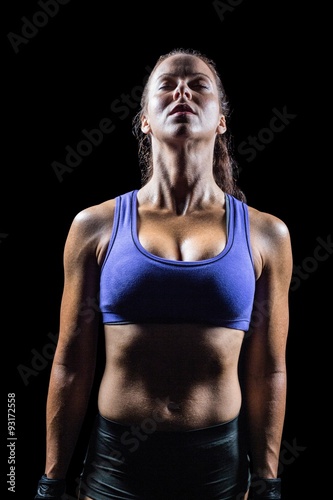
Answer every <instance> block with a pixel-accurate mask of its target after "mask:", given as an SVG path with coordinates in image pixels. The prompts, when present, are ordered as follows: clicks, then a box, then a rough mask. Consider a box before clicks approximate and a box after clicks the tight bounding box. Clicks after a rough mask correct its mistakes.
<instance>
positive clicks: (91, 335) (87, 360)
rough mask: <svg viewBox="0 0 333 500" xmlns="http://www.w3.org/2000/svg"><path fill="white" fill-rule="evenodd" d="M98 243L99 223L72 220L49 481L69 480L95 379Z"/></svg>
mask: <svg viewBox="0 0 333 500" xmlns="http://www.w3.org/2000/svg"><path fill="white" fill-rule="evenodd" d="M97 225H98V224H97ZM97 245H98V243H97V235H96V224H95V221H94V217H93V216H92V211H91V210H90V209H87V210H84V211H82V212H80V213H79V214H78V215H77V216H76V217H75V219H74V220H73V223H72V225H71V228H70V230H69V233H68V236H67V240H66V244H65V248H64V289H63V295H62V301H61V310H60V329H59V339H58V343H57V348H56V351H55V355H54V359H53V365H52V370H51V375H50V382H49V390H48V397H47V407H46V465H45V474H46V475H47V477H48V478H51V479H52V478H53V479H65V477H66V473H67V470H68V467H69V464H70V461H71V458H72V455H73V452H74V449H75V446H76V442H77V439H78V436H79V433H80V430H81V427H82V424H83V420H84V417H85V413H86V410H87V405H88V402H89V397H90V393H91V388H92V384H93V380H94V374H95V363H96V353H97V337H98V325H99V318H98V308H97V304H98V292H99V273H100V270H99V266H98V262H97V256H96V252H97Z"/></svg>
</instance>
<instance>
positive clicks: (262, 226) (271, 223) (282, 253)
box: [248, 207, 292, 274]
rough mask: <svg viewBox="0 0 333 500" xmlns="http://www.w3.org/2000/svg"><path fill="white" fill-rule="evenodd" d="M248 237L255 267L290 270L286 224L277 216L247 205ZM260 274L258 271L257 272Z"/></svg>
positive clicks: (288, 238)
mask: <svg viewBox="0 0 333 500" xmlns="http://www.w3.org/2000/svg"><path fill="white" fill-rule="evenodd" d="M248 211H249V223H250V239H251V246H252V251H253V256H254V261H255V264H256V268H257V269H258V268H259V269H261V270H262V269H263V268H273V267H280V266H281V267H284V268H285V270H286V272H287V273H290V272H291V267H292V249H291V241H290V232H289V228H288V226H287V224H286V223H285V222H284V221H283V220H281V219H280V218H279V217H277V216H275V215H273V214H270V213H267V212H262V211H260V210H257V209H256V208H253V207H248ZM259 274H260V273H259Z"/></svg>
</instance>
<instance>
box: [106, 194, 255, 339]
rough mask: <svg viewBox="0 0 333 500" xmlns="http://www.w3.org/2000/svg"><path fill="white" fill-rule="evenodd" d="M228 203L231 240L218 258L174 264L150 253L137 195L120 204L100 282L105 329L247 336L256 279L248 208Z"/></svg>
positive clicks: (120, 199) (236, 202) (127, 196)
mask: <svg viewBox="0 0 333 500" xmlns="http://www.w3.org/2000/svg"><path fill="white" fill-rule="evenodd" d="M226 198H227V202H228V203H227V208H228V210H227V215H228V224H227V226H228V238H227V244H226V246H225V248H224V249H223V250H222V252H221V253H219V254H218V255H217V256H216V257H212V258H209V259H205V260H200V261H194V262H192V261H175V260H168V259H165V258H162V257H158V256H156V255H153V254H151V253H149V252H148V251H147V250H145V249H144V248H143V246H142V245H141V243H140V241H139V238H138V233H137V190H134V191H130V192H128V193H125V194H122V195H120V196H118V197H117V198H116V206H115V216H114V225H113V230H112V234H111V238H110V242H109V245H108V249H107V253H106V257H105V260H104V262H103V265H102V269H101V278H100V310H101V313H102V319H103V323H112V324H117V323H118V324H123V323H201V324H207V325H215V326H223V327H229V328H236V329H239V330H244V331H246V330H248V329H249V325H250V319H251V313H252V308H253V300H254V290H255V275H254V266H253V259H252V254H251V247H250V239H249V219H248V208H247V205H246V204H245V203H243V202H241V201H239V200H237V199H236V198H234V197H233V196H231V195H226Z"/></svg>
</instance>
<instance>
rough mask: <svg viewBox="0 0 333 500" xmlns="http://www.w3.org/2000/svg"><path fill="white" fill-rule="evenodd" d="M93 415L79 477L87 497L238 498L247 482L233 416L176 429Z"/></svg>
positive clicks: (129, 499) (246, 466) (100, 499)
mask: <svg viewBox="0 0 333 500" xmlns="http://www.w3.org/2000/svg"><path fill="white" fill-rule="evenodd" d="M155 427H156V425H154V422H153V420H149V419H147V420H146V421H143V423H142V425H141V426H139V425H122V424H118V423H117V422H113V421H110V420H108V419H106V418H104V417H102V416H101V415H97V417H96V421H95V424H94V427H93V431H92V435H91V438H90V442H89V446H88V450H87V454H86V457H85V460H84V466H83V471H82V474H81V477H80V498H83V497H84V495H87V496H89V497H91V498H92V499H93V500H111V499H112V500H115V499H118V500H120V499H122V500H185V499H186V500H213V499H214V500H242V499H243V494H244V493H245V492H246V491H247V489H248V486H249V482H250V470H249V460H248V456H247V453H246V448H245V446H244V441H243V439H241V437H240V436H241V432H240V430H239V419H238V418H235V419H233V420H231V421H230V422H227V423H224V424H220V425H215V426H212V427H206V428H203V429H199V430H190V431H181V432H161V431H156V430H155Z"/></svg>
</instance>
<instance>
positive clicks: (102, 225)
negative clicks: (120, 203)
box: [65, 198, 116, 260]
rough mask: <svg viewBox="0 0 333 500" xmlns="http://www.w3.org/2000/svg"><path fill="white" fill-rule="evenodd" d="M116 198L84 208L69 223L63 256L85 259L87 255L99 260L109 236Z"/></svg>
mask: <svg viewBox="0 0 333 500" xmlns="http://www.w3.org/2000/svg"><path fill="white" fill-rule="evenodd" d="M115 206H116V198H113V199H110V200H107V201H104V202H102V203H99V204H96V205H93V206H90V207H87V208H84V209H83V210H81V211H80V212H78V213H77V214H76V215H75V217H74V218H73V220H72V223H71V225H70V228H69V231H68V235H67V239H66V243H65V257H66V256H67V257H68V258H73V259H75V260H78V259H80V258H82V259H83V260H85V259H86V258H88V257H89V256H91V257H94V259H97V260H99V256H100V255H101V254H102V253H103V252H104V250H105V248H106V246H107V244H108V241H109V239H110V236H111V232H112V227H113V220H114V213H115Z"/></svg>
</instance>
